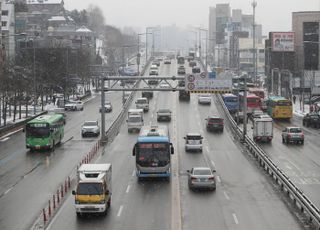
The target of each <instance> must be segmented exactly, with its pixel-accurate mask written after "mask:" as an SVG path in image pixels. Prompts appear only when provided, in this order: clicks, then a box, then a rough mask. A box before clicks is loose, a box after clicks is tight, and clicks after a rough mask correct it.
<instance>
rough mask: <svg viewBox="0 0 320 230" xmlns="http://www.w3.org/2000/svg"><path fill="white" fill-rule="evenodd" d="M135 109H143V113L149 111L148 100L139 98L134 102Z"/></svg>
mask: <svg viewBox="0 0 320 230" xmlns="http://www.w3.org/2000/svg"><path fill="white" fill-rule="evenodd" d="M136 108H137V109H143V111H144V112H148V111H149V100H148V98H146V97H140V98H138V99H137V101H136Z"/></svg>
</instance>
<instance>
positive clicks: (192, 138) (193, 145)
mask: <svg viewBox="0 0 320 230" xmlns="http://www.w3.org/2000/svg"><path fill="white" fill-rule="evenodd" d="M183 139H185V150H186V152H188V151H200V152H202V139H203V137H202V136H201V134H200V133H188V134H187V135H186V136H185V137H183Z"/></svg>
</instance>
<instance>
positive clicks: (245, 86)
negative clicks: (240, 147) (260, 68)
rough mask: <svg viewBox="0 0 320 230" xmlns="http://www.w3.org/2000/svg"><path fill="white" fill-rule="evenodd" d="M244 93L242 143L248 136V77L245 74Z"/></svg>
mask: <svg viewBox="0 0 320 230" xmlns="http://www.w3.org/2000/svg"><path fill="white" fill-rule="evenodd" d="M243 77H244V92H243V107H244V108H243V138H242V141H243V142H245V141H246V135H247V120H248V118H247V75H246V74H244V75H243Z"/></svg>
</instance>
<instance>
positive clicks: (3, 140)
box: [0, 137, 10, 142]
mask: <svg viewBox="0 0 320 230" xmlns="http://www.w3.org/2000/svg"><path fill="white" fill-rule="evenodd" d="M9 139H10V138H9V137H6V138H3V139H1V140H0V141H1V142H5V141H7V140H9Z"/></svg>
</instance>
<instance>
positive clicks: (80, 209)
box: [72, 164, 112, 217]
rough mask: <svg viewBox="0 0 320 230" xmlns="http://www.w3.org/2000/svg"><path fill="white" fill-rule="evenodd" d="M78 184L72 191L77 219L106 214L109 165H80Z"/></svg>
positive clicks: (110, 170) (109, 187) (109, 190)
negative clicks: (91, 214)
mask: <svg viewBox="0 0 320 230" xmlns="http://www.w3.org/2000/svg"><path fill="white" fill-rule="evenodd" d="M77 176H78V178H77V179H78V184H77V187H76V190H74V191H72V194H73V195H74V196H75V209H76V213H77V216H78V217H81V216H82V215H83V214H90V213H101V214H103V215H106V214H107V210H108V208H109V207H110V205H111V195H112V189H111V188H112V186H111V181H112V179H111V177H112V167H111V164H82V165H81V166H80V168H79V169H78V175H77Z"/></svg>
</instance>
